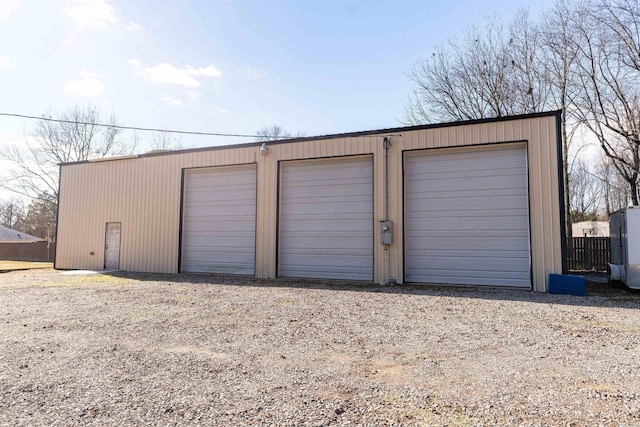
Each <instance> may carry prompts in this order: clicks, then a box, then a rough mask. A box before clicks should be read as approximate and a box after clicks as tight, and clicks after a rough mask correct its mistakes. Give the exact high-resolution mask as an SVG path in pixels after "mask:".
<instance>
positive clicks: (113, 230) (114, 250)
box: [104, 222, 120, 270]
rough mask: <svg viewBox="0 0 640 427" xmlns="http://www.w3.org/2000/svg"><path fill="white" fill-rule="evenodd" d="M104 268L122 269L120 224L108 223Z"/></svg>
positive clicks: (105, 237) (105, 238)
mask: <svg viewBox="0 0 640 427" xmlns="http://www.w3.org/2000/svg"><path fill="white" fill-rule="evenodd" d="M104 268H105V269H106V270H118V269H120V223H119V222H108V223H107V226H106V231H105V236H104Z"/></svg>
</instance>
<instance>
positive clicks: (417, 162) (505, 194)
mask: <svg viewBox="0 0 640 427" xmlns="http://www.w3.org/2000/svg"><path fill="white" fill-rule="evenodd" d="M404 174H405V205H404V212H405V214H404V215H405V219H404V227H405V230H404V233H405V281H407V282H422V283H445V284H463V285H465V284H468V285H489V286H513V287H530V286H531V273H530V249H529V248H530V244H529V207H528V206H529V202H528V200H529V198H528V197H529V196H528V179H527V155H526V147H525V146H524V144H518V145H517V146H514V145H509V146H504V147H495V148H490V149H487V148H485V149H475V150H469V149H458V150H456V149H454V150H444V151H439V150H431V151H421V152H412V153H406V154H405V162H404Z"/></svg>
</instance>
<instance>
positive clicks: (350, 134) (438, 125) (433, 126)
mask: <svg viewBox="0 0 640 427" xmlns="http://www.w3.org/2000/svg"><path fill="white" fill-rule="evenodd" d="M561 113H562V110H552V111H543V112H539V113H527V114H518V115H515V116H503V117H490V118H486V119H473V120H461V121H454V122H443V123H430V124H425V125H415V126H403V127H396V128H385V129H374V130H366V131H356V132H346V133H336V134H328V135H316V136H305V137H300V138H288V139H279V140H274V141H258V142H245V143H240V144H228V145H215V146H210V147H198V148H187V149H184V150H172V151H159V152H153V153H143V154H134V155H130V156H118V157H105V158H102V159H93V160H80V161H77V162H67V163H60V164H59V165H60V166H71V165H79V164H85V163H99V162H109V161H116V160H131V159H138V158H145V157H157V156H168V155H174V154H186V153H196V152H201V151H215V150H228V149H233V148H245V147H260V146H261V145H262V144H263V143H266V144H267V145H275V144H287V143H292V142H303V141H319V140H324V139H337V138H357V137H359V136H370V135H378V134H379V135H380V136H383V135H385V134H392V133H399V132H410V131H415V130H425V129H437V128H443V127H457V126H467V125H477V124H485V123H495V122H508V121H512V120H524V119H535V118H540V117H553V116H559V115H560V114H561ZM256 137H257V136H256Z"/></svg>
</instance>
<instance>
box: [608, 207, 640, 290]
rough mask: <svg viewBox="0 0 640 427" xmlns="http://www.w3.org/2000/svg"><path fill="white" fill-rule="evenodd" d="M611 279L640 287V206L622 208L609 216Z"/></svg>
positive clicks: (632, 287)
mask: <svg viewBox="0 0 640 427" xmlns="http://www.w3.org/2000/svg"><path fill="white" fill-rule="evenodd" d="M609 229H610V233H611V264H609V269H610V272H611V273H610V278H611V280H619V281H621V282H623V283H624V284H625V285H627V286H628V287H629V288H631V289H640V207H638V206H634V207H631V206H630V207H628V208H624V209H621V210H619V211H617V212H615V213H613V214H611V216H610V217H609Z"/></svg>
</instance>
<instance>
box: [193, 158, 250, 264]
mask: <svg viewBox="0 0 640 427" xmlns="http://www.w3.org/2000/svg"><path fill="white" fill-rule="evenodd" d="M255 222H256V168H255V166H253V165H251V166H243V167H231V168H227V167H220V168H205V169H193V170H188V171H186V172H185V182H184V201H183V221H182V265H181V269H182V271H190V272H208V273H220V274H249V275H253V274H254V271H255Z"/></svg>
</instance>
